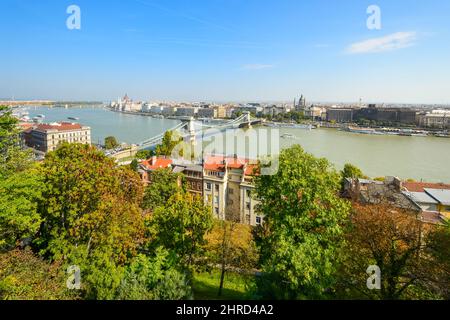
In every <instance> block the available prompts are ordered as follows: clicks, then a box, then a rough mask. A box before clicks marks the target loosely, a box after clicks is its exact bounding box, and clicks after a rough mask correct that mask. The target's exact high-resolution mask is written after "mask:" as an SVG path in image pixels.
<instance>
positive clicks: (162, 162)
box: [141, 158, 172, 170]
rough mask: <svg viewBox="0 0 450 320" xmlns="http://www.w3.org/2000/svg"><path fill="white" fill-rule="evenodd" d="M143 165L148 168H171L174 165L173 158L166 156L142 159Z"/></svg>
mask: <svg viewBox="0 0 450 320" xmlns="http://www.w3.org/2000/svg"><path fill="white" fill-rule="evenodd" d="M141 165H143V166H144V167H145V168H146V169H147V170H157V169H163V168H169V167H170V166H171V165H172V160H171V159H165V158H156V159H149V160H145V161H142V162H141Z"/></svg>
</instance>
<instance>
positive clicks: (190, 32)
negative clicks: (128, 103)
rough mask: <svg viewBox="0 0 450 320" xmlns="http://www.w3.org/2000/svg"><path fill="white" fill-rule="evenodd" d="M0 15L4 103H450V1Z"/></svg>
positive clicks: (158, 4) (171, 6) (86, 5)
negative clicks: (71, 23) (376, 21)
mask: <svg viewBox="0 0 450 320" xmlns="http://www.w3.org/2000/svg"><path fill="white" fill-rule="evenodd" d="M73 4H75V5H76V6H78V7H79V8H80V13H81V15H80V29H79V30H77V29H75V30H70V29H69V28H68V27H67V19H68V18H69V17H70V16H71V14H70V13H69V14H68V13H67V9H68V7H69V6H70V5H73ZM373 4H375V5H376V6H378V7H379V9H380V28H379V29H369V28H368V26H367V20H368V18H370V16H371V15H370V14H368V13H367V9H368V7H369V6H370V5H373ZM0 12H1V13H0V16H1V18H2V19H0V37H1V38H2V40H3V42H4V43H6V44H7V46H6V48H5V49H4V50H2V51H1V52H0V61H1V62H0V67H1V70H2V75H3V77H1V78H0V96H3V97H9V98H7V99H11V98H13V97H14V98H15V99H16V100H34V99H39V100H52V101H111V100H116V99H117V97H121V96H123V95H124V94H125V93H128V95H129V96H130V97H132V98H133V99H135V100H143V101H208V102H209V101H216V102H219V101H220V102H232V101H234V102H248V101H254V102H274V101H280V102H281V101H284V102H287V103H290V102H291V101H293V100H294V97H297V99H298V97H299V95H300V94H301V93H302V94H303V95H304V96H305V97H306V99H307V101H309V102H313V101H314V102H321V101H323V102H324V103H326V102H327V101H328V102H330V103H331V102H337V101H342V102H340V103H358V102H359V99H362V101H363V102H364V103H386V104H419V105H420V104H422V105H423V104H427V105H433V104H439V105H449V104H450V90H449V85H448V75H449V74H450V63H449V61H448V52H450V41H449V39H450V21H449V20H448V12H450V3H449V2H448V1H447V2H444V1H439V0H434V1H429V2H427V3H425V2H418V3H416V2H415V3H411V2H410V1H407V0H398V1H395V2H392V1H388V0H379V1H376V2H373V1H365V0H364V1H356V0H353V1H346V2H345V3H336V2H331V1H326V0H319V1H301V2H300V1H296V0H284V1H267V2H264V3H262V2H261V1H257V0H246V1H242V0H227V1H226V0H214V1H206V0H199V1H196V2H185V1H181V0H171V1H161V0H153V1H151V0H133V1H127V2H126V3H124V2H123V1H118V0H114V1H108V2H101V1H97V2H92V1H87V0H76V1H66V0H63V1H58V2H55V1H51V0H42V1H39V2H37V1H32V0H4V1H2V2H1V3H0ZM346 101H348V102H346ZM352 101H353V102H352Z"/></svg>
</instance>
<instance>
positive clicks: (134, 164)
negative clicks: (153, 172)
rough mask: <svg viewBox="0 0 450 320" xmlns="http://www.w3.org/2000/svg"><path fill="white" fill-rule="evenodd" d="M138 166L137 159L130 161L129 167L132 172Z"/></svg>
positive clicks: (136, 169) (135, 170)
mask: <svg viewBox="0 0 450 320" xmlns="http://www.w3.org/2000/svg"><path fill="white" fill-rule="evenodd" d="M138 167H139V163H138V161H137V160H136V159H133V160H132V161H131V163H130V169H131V170H133V171H134V172H137V171H138Z"/></svg>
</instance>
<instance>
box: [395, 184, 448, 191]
mask: <svg viewBox="0 0 450 320" xmlns="http://www.w3.org/2000/svg"><path fill="white" fill-rule="evenodd" d="M402 187H403V188H404V189H406V191H410V192H425V189H443V190H450V184H444V183H428V182H403V183H402Z"/></svg>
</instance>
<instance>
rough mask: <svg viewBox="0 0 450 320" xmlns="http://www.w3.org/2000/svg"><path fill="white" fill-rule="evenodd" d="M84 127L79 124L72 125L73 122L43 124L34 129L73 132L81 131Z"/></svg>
mask: <svg viewBox="0 0 450 320" xmlns="http://www.w3.org/2000/svg"><path fill="white" fill-rule="evenodd" d="M82 128H83V126H82V125H81V124H79V123H71V122H55V123H43V124H38V125H37V126H35V127H34V130H38V131H43V132H47V131H53V130H57V131H71V130H80V129H82Z"/></svg>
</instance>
